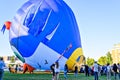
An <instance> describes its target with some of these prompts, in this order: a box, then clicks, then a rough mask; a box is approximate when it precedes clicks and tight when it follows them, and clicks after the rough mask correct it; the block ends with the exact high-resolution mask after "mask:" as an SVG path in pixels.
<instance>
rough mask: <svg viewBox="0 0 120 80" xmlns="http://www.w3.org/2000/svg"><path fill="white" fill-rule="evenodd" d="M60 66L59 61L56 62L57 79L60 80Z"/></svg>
mask: <svg viewBox="0 0 120 80" xmlns="http://www.w3.org/2000/svg"><path fill="white" fill-rule="evenodd" d="M59 73H60V66H59V62H58V61H57V62H55V80H59Z"/></svg>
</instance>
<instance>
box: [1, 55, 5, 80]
mask: <svg viewBox="0 0 120 80" xmlns="http://www.w3.org/2000/svg"><path fill="white" fill-rule="evenodd" d="M5 67H6V66H5V63H4V61H3V57H1V58H0V80H3V76H4V68H5Z"/></svg>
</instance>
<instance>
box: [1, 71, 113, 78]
mask: <svg viewBox="0 0 120 80" xmlns="http://www.w3.org/2000/svg"><path fill="white" fill-rule="evenodd" d="M51 78H52V74H51V73H50V72H35V73H32V74H29V73H25V74H22V73H9V72H5V73H4V77H3V80H52V79H51ZM111 78H112V79H111V80H114V77H113V76H112V77H111ZM59 80H65V79H64V75H63V73H60V79H59ZM67 80H94V76H89V77H86V76H85V75H84V74H81V73H79V74H78V76H77V78H75V76H74V74H73V73H68V79H67ZM99 80H106V76H105V75H104V76H99Z"/></svg>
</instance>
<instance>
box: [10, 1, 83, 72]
mask: <svg viewBox="0 0 120 80" xmlns="http://www.w3.org/2000/svg"><path fill="white" fill-rule="evenodd" d="M9 36H10V37H9V41H10V44H11V47H12V50H13V52H14V53H15V55H16V56H17V57H18V58H19V59H20V60H21V61H22V62H24V63H26V64H29V65H30V66H31V67H33V68H34V69H44V70H49V69H50V65H52V64H53V63H54V62H56V61H59V64H60V68H61V69H63V68H64V64H65V63H66V64H67V65H68V68H69V69H70V70H73V68H74V66H75V65H80V64H81V63H82V61H83V59H84V57H83V53H82V45H81V39H80V33H79V29H78V25H77V22H76V19H75V16H74V13H73V11H72V10H71V8H70V7H69V6H68V5H67V4H66V3H65V2H64V1H63V0H29V1H27V2H26V3H24V4H23V6H22V7H21V8H20V9H19V10H18V11H17V13H16V15H15V16H14V18H13V20H12V24H11V27H10V30H9Z"/></svg>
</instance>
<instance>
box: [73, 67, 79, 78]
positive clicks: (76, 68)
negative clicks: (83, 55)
mask: <svg viewBox="0 0 120 80" xmlns="http://www.w3.org/2000/svg"><path fill="white" fill-rule="evenodd" d="M77 74H78V67H77V66H75V70H74V75H75V77H77Z"/></svg>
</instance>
